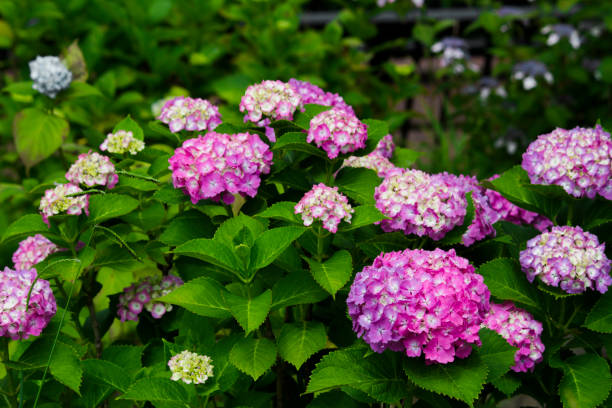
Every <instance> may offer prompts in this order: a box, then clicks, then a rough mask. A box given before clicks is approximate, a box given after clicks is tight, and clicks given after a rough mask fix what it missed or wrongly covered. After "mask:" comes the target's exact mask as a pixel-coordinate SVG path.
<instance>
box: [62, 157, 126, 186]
mask: <svg viewBox="0 0 612 408" xmlns="http://www.w3.org/2000/svg"><path fill="white" fill-rule="evenodd" d="M66 179H67V180H68V181H69V182H71V183H74V184H84V185H86V186H87V187H93V186H107V187H108V188H113V187H115V185H116V184H117V181H119V176H118V175H117V173H115V165H114V164H113V163H112V162H111V160H110V159H109V158H108V157H106V156H103V155H101V154H100V153H97V152H91V151H90V152H89V153H83V154H80V155H79V157H78V159H77V161H76V162H74V164H73V165H72V166H70V169H68V173H66Z"/></svg>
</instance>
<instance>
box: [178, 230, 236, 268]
mask: <svg viewBox="0 0 612 408" xmlns="http://www.w3.org/2000/svg"><path fill="white" fill-rule="evenodd" d="M174 253H175V254H179V255H187V256H190V257H192V258H198V259H201V260H203V261H206V262H209V263H211V264H213V265H217V266H220V267H222V268H225V269H227V270H229V271H232V272H234V273H235V272H236V271H238V270H239V269H241V268H240V266H239V265H240V264H239V261H238V259H237V258H236V255H234V253H233V252H232V250H231V249H230V248H229V247H228V246H227V245H225V244H223V243H221V242H218V241H217V240H214V239H206V238H198V239H192V240H191V241H188V242H185V243H184V244H183V245H179V246H178V247H176V248H175V249H174Z"/></svg>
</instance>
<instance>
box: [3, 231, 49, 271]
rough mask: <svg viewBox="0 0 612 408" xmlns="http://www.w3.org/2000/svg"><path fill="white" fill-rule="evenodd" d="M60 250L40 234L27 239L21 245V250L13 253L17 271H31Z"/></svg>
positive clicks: (18, 249)
mask: <svg viewBox="0 0 612 408" xmlns="http://www.w3.org/2000/svg"><path fill="white" fill-rule="evenodd" d="M58 250H59V249H58V247H57V245H55V244H54V243H53V242H51V241H49V240H48V239H47V238H45V237H43V236H42V235H40V234H36V235H34V236H31V237H27V238H26V239H24V240H23V241H21V242H20V243H19V248H17V250H16V251H15V252H14V253H13V263H14V264H15V269H17V270H22V269H30V268H32V267H34V265H36V264H37V263H39V262H42V261H44V260H45V258H46V257H48V256H49V255H51V254H52V253H54V252H57V251H58Z"/></svg>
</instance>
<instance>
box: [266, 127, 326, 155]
mask: <svg viewBox="0 0 612 408" xmlns="http://www.w3.org/2000/svg"><path fill="white" fill-rule="evenodd" d="M275 150H295V151H298V152H304V153H308V154H311V155H313V156H318V157H323V158H327V154H326V153H325V152H324V151H323V150H321V149H319V148H317V147H316V146H315V145H313V144H310V143H308V142H307V141H306V133H301V132H289V133H285V134H284V135H282V136H281V137H280V138H279V139H278V140H277V141H276V143H274V145H272V151H275Z"/></svg>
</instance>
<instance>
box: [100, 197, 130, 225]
mask: <svg viewBox="0 0 612 408" xmlns="http://www.w3.org/2000/svg"><path fill="white" fill-rule="evenodd" d="M136 207H138V200H136V199H135V198H132V197H130V196H128V195H123V194H96V195H92V196H90V197H89V219H88V222H89V223H91V224H99V223H101V222H102V221H106V220H109V219H111V218H116V217H120V216H122V215H125V214H129V213H130V212H132V211H134V210H135V209H136Z"/></svg>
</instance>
